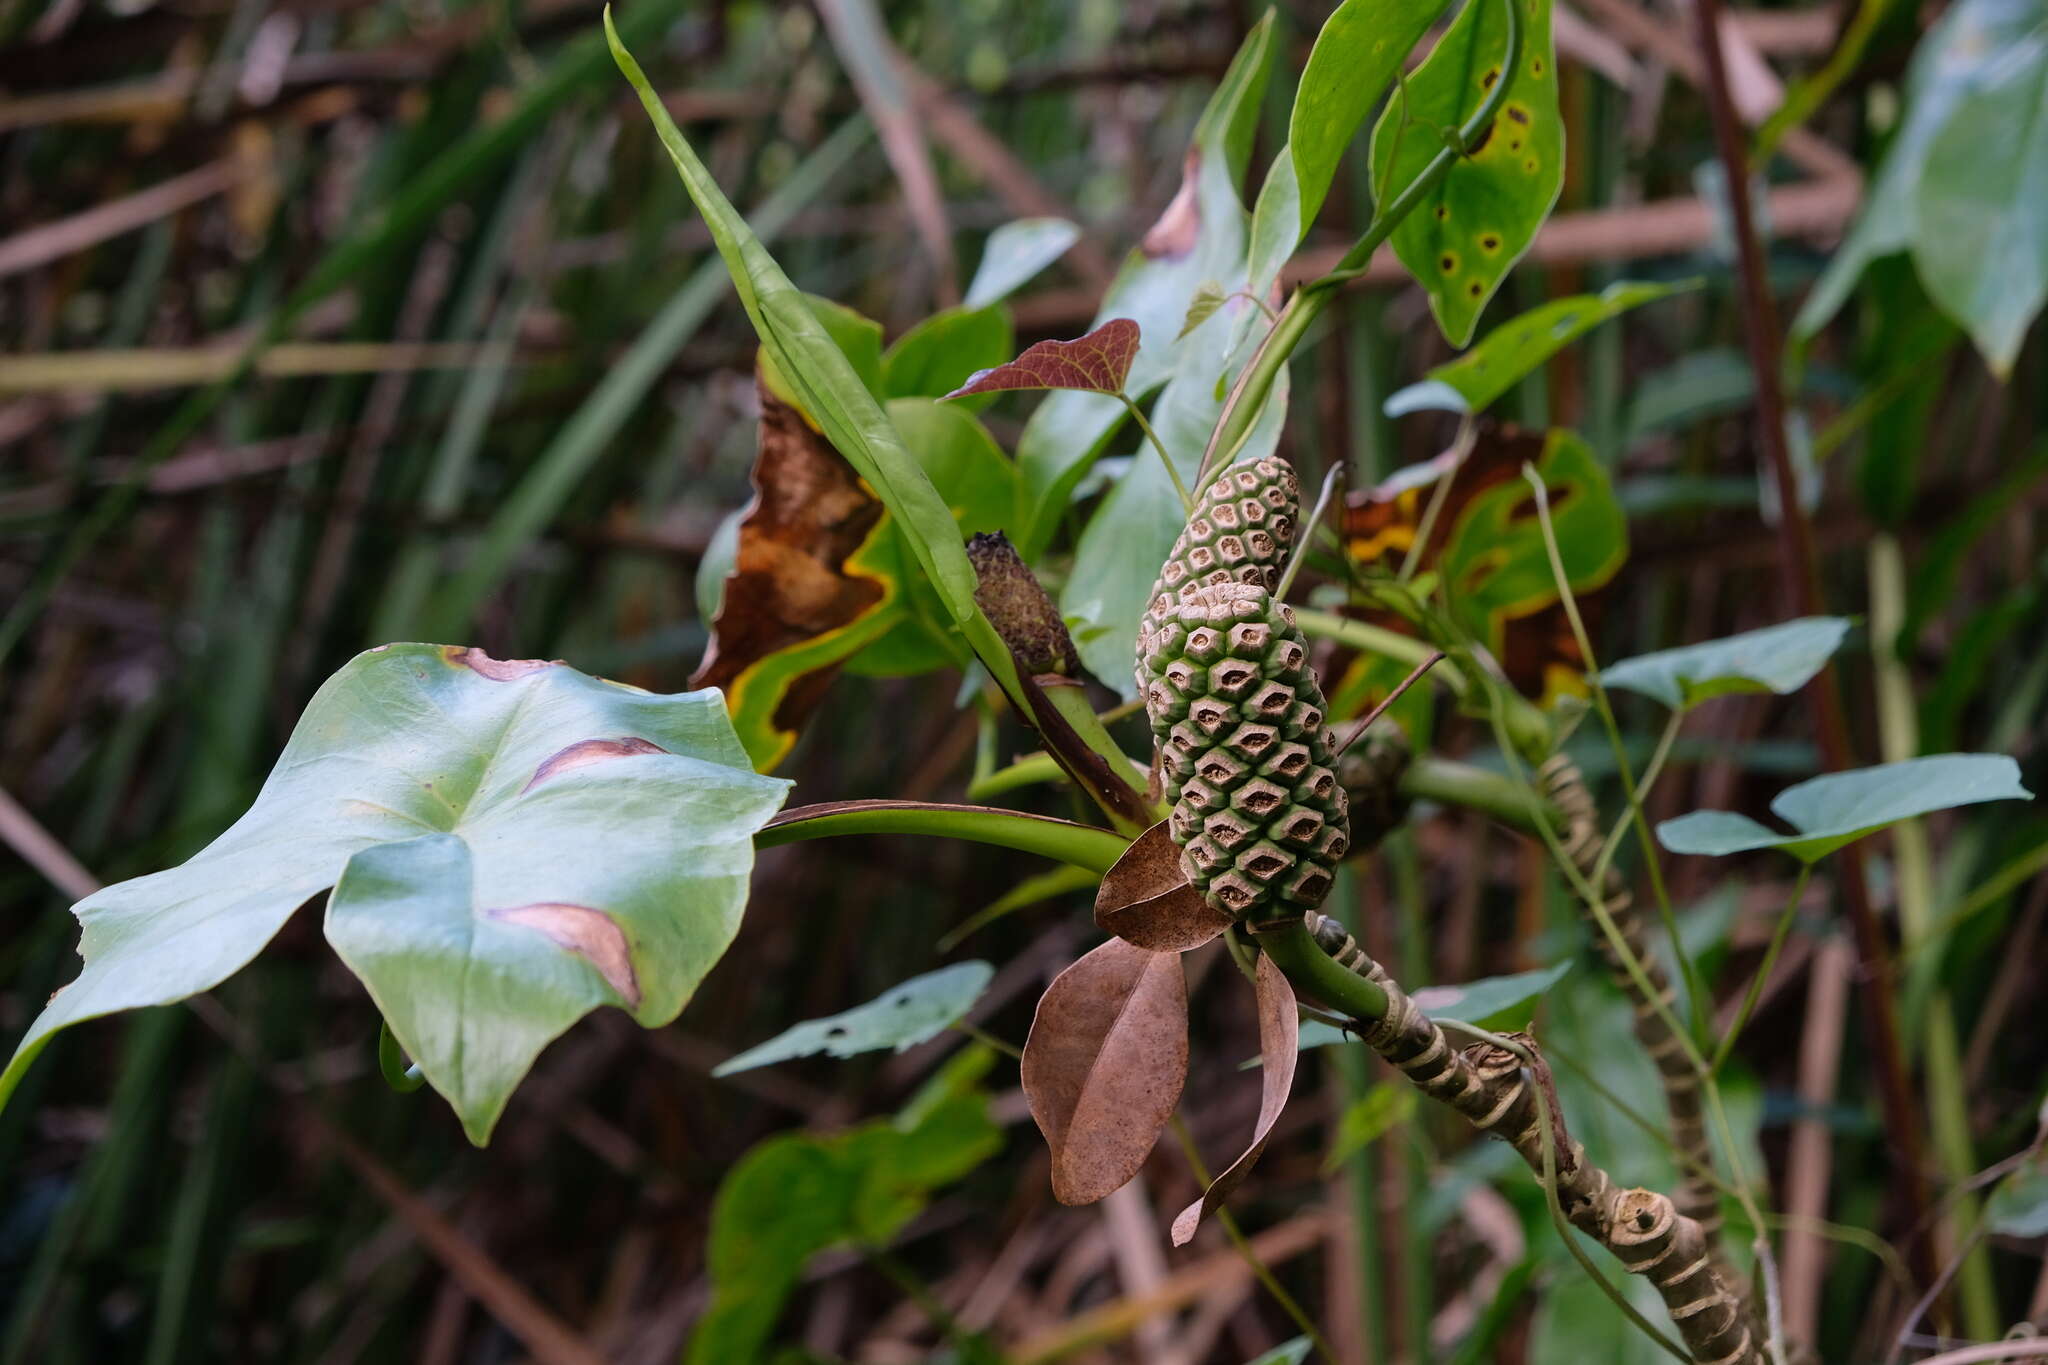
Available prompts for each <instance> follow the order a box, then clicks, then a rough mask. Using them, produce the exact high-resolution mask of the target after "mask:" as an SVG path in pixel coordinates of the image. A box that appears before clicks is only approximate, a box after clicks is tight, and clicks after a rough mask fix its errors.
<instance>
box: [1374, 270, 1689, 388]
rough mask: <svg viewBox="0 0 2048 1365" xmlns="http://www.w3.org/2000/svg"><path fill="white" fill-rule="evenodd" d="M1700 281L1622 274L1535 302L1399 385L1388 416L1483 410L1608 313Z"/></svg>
mask: <svg viewBox="0 0 2048 1365" xmlns="http://www.w3.org/2000/svg"><path fill="white" fill-rule="evenodd" d="M1698 286H1699V281H1697V280H1687V281H1683V282H1681V283H1678V284H1647V283H1642V282H1638V281H1634V280H1617V281H1615V282H1614V283H1613V284H1610V285H1608V286H1607V287H1606V288H1605V289H1603V290H1601V291H1600V292H1599V293H1597V294H1574V295H1573V296H1572V297H1570V298H1566V299H1555V300H1553V301H1551V302H1549V303H1546V304H1543V305H1541V306H1540V307H1537V308H1532V309H1530V310H1529V311H1528V312H1526V313H1524V314H1522V315H1521V316H1520V317H1518V318H1515V319H1513V320H1511V321H1508V322H1504V323H1502V324H1501V325H1500V326H1498V327H1496V328H1494V329H1493V330H1492V331H1491V332H1488V333H1487V334H1486V339H1485V340H1483V341H1481V342H1480V343H1479V344H1478V345H1477V346H1474V347H1473V348H1472V349H1471V350H1469V351H1467V352H1465V354H1463V355H1461V356H1459V357H1458V358H1457V359H1456V360H1453V361H1452V362H1451V363H1450V364H1448V365H1439V366H1437V367H1436V368H1435V369H1433V370H1431V371H1430V372H1429V373H1428V375H1426V376H1425V377H1424V378H1423V379H1422V381H1421V382H1420V383H1417V384H1410V385H1409V386H1408V387H1407V388H1405V389H1400V390H1397V391H1396V392H1395V393H1394V394H1393V395H1392V396H1391V397H1389V398H1388V399H1387V401H1386V413H1387V416H1389V417H1401V416H1405V415H1406V414H1408V413H1411V412H1423V411H1427V410H1430V409H1441V410H1443V411H1446V412H1479V411H1482V410H1483V409H1484V408H1485V407H1486V406H1487V404H1489V403H1491V402H1493V400H1494V399H1496V398H1498V397H1500V396H1501V395H1502V394H1504V393H1506V392H1507V391H1508V390H1509V389H1511V388H1513V387H1514V386H1515V385H1516V384H1518V383H1520V382H1521V381H1522V380H1523V379H1524V378H1526V377H1527V376H1528V375H1529V373H1530V372H1531V371H1533V370H1535V369H1536V367H1537V366H1539V365H1541V364H1542V363H1543V362H1544V361H1546V360H1548V359H1550V357H1552V356H1554V355H1556V354H1557V353H1558V352H1559V351H1561V350H1563V349H1564V348H1565V347H1567V346H1569V345H1570V344H1571V343H1572V342H1574V341H1576V340H1578V339H1579V338H1580V337H1582V336H1584V335H1585V334H1586V333H1588V332H1590V331H1592V330H1593V329H1594V328H1595V327H1598V326H1599V325H1600V324H1601V323H1603V322H1605V321H1607V320H1608V319H1609V318H1612V317H1616V316H1618V315H1620V314H1622V313H1626V312H1627V311H1628V310H1629V309H1631V308H1634V307H1637V306H1638V305H1640V304H1645V303H1649V302H1651V301H1652V300H1654V299H1661V298H1665V297H1668V296H1669V295H1672V294H1677V293H1682V292H1684V291H1685V290H1688V289H1695V288H1697V287H1698Z"/></svg>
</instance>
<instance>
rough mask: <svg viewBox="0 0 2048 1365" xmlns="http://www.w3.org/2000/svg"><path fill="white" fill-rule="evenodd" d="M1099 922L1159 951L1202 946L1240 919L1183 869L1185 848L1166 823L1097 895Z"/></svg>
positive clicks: (1136, 847) (1148, 834) (1144, 837)
mask: <svg viewBox="0 0 2048 1365" xmlns="http://www.w3.org/2000/svg"><path fill="white" fill-rule="evenodd" d="M1095 923H1096V925H1097V926H1098V927H1100V928H1102V929H1106V930H1108V931H1109V932H1110V933H1112V934H1115V935H1116V936H1117V937H1118V938H1120V939H1122V940H1123V941H1124V942H1126V943H1133V944H1136V945H1137V946H1138V947H1140V948H1149V949H1150V950H1151V951H1153V952H1155V953H1184V952H1186V951H1187V950H1188V949H1190V948H1199V947H1201V946H1202V945H1203V944H1204V943H1207V942H1208V941H1209V940H1210V939H1213V938H1215V937H1216V936H1217V935H1218V934H1220V933H1222V932H1223V931H1224V930H1225V929H1228V928H1229V927H1230V926H1231V925H1232V924H1233V923H1235V921H1234V920H1233V919H1232V918H1231V917H1230V916H1229V915H1227V914H1225V913H1224V912H1223V911H1221V910H1218V909H1217V908H1216V907H1215V906H1213V905H1211V904H1209V900H1208V897H1206V896H1204V895H1203V894H1202V893H1201V892H1200V891H1199V890H1197V889H1196V888H1195V887H1194V886H1193V885H1191V884H1190V883H1189V881H1188V878H1187V874H1186V873H1185V872H1183V871H1182V870H1181V866H1180V848H1179V846H1178V845H1176V844H1175V843H1174V842H1173V833H1172V831H1170V830H1169V829H1167V827H1166V821H1164V820H1161V821H1160V822H1159V823H1158V824H1156V825H1154V826H1152V828H1150V829H1148V830H1146V831H1145V832H1144V833H1143V834H1141V835H1139V836H1138V837H1137V839H1136V840H1134V841H1133V842H1132V844H1131V846H1130V847H1129V848H1127V849H1125V850H1124V855H1123V857H1121V858H1119V859H1117V861H1116V866H1115V867H1112V868H1111V869H1110V870H1109V872H1108V874H1107V875H1105V876H1104V877H1103V879H1102V885H1101V887H1100V888H1099V889H1098V890H1097V891H1096V893H1095Z"/></svg>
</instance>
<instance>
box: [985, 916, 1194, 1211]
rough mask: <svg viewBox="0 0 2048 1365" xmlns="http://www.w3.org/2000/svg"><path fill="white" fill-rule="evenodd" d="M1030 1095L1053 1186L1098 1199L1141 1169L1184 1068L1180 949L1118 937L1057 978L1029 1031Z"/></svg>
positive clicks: (1056, 1191) (1084, 1200) (1077, 1199)
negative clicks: (1159, 949)
mask: <svg viewBox="0 0 2048 1365" xmlns="http://www.w3.org/2000/svg"><path fill="white" fill-rule="evenodd" d="M1022 1071H1023V1079H1024V1098H1025V1099H1026V1101H1027V1102H1029V1104H1030V1106H1031V1117H1032V1119H1033V1120H1035V1121H1036V1122H1037V1124H1038V1131H1039V1132H1041V1133H1043V1134H1045V1142H1046V1145H1047V1146H1048V1147H1050V1148H1051V1149H1052V1192H1053V1197H1054V1198H1056V1199H1058V1200H1059V1201H1060V1202H1061V1203H1062V1204H1092V1203H1094V1202H1095V1201H1096V1200H1098V1199H1101V1198H1103V1197H1105V1196H1107V1195H1109V1194H1111V1193H1114V1192H1115V1191H1116V1190H1118V1189H1120V1188H1122V1187H1123V1185H1124V1184H1125V1182H1127V1181H1129V1180H1130V1178H1131V1177H1132V1176H1134V1175H1136V1174H1137V1173H1138V1168H1139V1167H1141V1166H1143V1165H1144V1164H1145V1158H1146V1157H1147V1156H1148V1155H1150V1154H1151V1151H1152V1145H1153V1144H1154V1143H1155V1142H1157V1141H1158V1140H1159V1133H1160V1130H1162V1129H1164V1128H1165V1127H1166V1122H1167V1120H1168V1119H1170V1118H1171V1117H1173V1110H1174V1106H1175V1105H1177V1104H1179V1103H1180V1091H1181V1087H1182V1086H1183V1085H1184V1084H1186V1082H1187V1075H1188V986H1187V978H1186V976H1184V975H1183V974H1182V972H1181V965H1180V958H1179V957H1177V956H1175V955H1174V954H1172V953H1153V952H1147V951H1146V950H1145V949H1143V948H1139V947H1135V946H1133V945H1131V944H1129V943H1126V942H1124V941H1123V940H1122V939H1120V938H1113V939H1110V940H1109V941H1108V942H1107V943H1104V944H1103V945H1102V946H1101V947H1099V948H1096V949H1095V950H1094V951H1093V952H1091V953H1089V954H1088V955H1087V956H1086V957H1083V958H1082V959H1081V960H1080V961H1079V962H1076V963H1075V964H1074V965H1073V966H1071V967H1069V968H1067V969H1066V970H1065V971H1063V972H1061V973H1060V974H1059V975H1058V976H1056V977H1054V978H1053V982H1052V984H1051V985H1050V986H1048V987H1046V990H1045V994H1044V995H1043V996H1041V997H1040V998H1039V1001H1038V1013H1037V1015H1036V1016H1034V1017H1033V1019H1032V1021H1031V1032H1030V1034H1029V1035H1028V1036H1027V1037H1026V1038H1025V1040H1024V1063H1023V1067H1022Z"/></svg>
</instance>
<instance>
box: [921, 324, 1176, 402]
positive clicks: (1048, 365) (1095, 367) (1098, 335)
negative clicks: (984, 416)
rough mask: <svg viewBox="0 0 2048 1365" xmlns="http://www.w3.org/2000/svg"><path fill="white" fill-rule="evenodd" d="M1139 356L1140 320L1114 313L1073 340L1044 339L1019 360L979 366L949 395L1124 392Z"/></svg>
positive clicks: (957, 396) (961, 396)
mask: <svg viewBox="0 0 2048 1365" xmlns="http://www.w3.org/2000/svg"><path fill="white" fill-rule="evenodd" d="M1137 358H1138V324H1137V323H1135V322H1133V321H1131V320H1130V319H1129V318H1111V319H1110V320H1109V321H1108V322H1105V323H1103V324H1102V325H1101V326H1100V327H1097V328H1096V329H1095V330H1094V331H1092V332H1090V333H1088V334H1087V335H1086V336H1078V337H1075V338H1074V339H1073V340H1072V341H1052V340H1048V341H1041V342H1038V343H1037V344H1035V345H1033V346H1031V347H1030V348H1029V349H1027V350H1026V351H1025V352H1024V354H1022V355H1020V356H1018V357H1017V358H1016V359H1015V360H1011V361H1007V362H1005V363H1004V364H1001V365H998V366H996V367H995V368H994V369H990V370H977V371H975V372H974V373H973V374H971V375H969V376H968V377H967V382H966V383H965V384H962V385H961V386H960V387H959V388H957V389H955V390H953V391H952V392H951V393H949V394H947V395H946V397H948V398H965V397H966V396H967V395H969V394H973V393H999V392H1002V391H1003V390H1006V389H1079V390H1081V391H1082V392H1084V393H1122V392H1123V388H1124V377H1125V376H1126V375H1128V374H1130V372H1131V362H1132V361H1134V360H1136V359H1137Z"/></svg>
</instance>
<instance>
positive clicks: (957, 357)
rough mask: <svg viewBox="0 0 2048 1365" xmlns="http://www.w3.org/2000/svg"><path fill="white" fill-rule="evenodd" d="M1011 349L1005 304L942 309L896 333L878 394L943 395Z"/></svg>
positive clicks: (884, 362)
mask: <svg viewBox="0 0 2048 1365" xmlns="http://www.w3.org/2000/svg"><path fill="white" fill-rule="evenodd" d="M1016 350H1017V345H1016V337H1015V334H1014V332H1013V331H1012V329H1011V326H1010V311H1009V309H1007V308H1004V307H1002V306H1001V305H1000V304H989V305H987V306H985V307H981V308H947V309H944V310H942V311H940V312H937V313H934V314H932V315H931V316H930V317H928V318H926V319H925V320H924V321H923V322H920V323H918V324H917V326H915V327H913V328H911V329H910V330H909V331H907V332H905V333H904V334H903V335H902V336H900V337H898V338H896V342H895V344H894V345H892V346H891V347H890V348H889V350H888V353H887V354H886V355H884V356H883V357H882V396H883V397H885V398H943V397H945V396H946V395H947V394H948V393H951V392H952V391H953V390H954V389H957V388H959V387H960V386H961V385H962V384H964V383H966V382H967V377H968V376H969V375H971V374H973V373H974V372H975V371H976V370H984V369H990V368H993V367H994V366H997V365H1000V364H1002V363H1003V362H1004V361H1005V360H1007V359H1008V358H1009V357H1010V356H1012V355H1014V354H1016ZM913 449H915V447H913ZM944 491H945V490H944V489H941V490H940V492H941V493H944Z"/></svg>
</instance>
